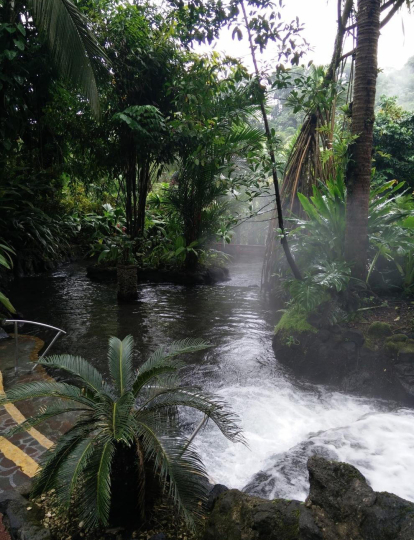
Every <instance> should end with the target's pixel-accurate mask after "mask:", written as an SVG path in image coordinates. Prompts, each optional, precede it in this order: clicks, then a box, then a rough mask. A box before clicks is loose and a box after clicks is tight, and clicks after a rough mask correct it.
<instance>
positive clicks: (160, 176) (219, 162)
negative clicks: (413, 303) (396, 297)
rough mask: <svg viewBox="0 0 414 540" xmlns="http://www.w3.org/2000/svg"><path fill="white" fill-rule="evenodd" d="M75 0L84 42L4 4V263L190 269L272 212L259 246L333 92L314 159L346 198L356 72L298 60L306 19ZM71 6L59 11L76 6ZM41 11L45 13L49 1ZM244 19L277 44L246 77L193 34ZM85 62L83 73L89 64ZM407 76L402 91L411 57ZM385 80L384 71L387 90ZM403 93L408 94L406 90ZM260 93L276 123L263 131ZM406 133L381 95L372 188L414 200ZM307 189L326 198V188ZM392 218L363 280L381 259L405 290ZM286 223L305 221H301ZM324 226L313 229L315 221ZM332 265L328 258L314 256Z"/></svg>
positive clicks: (407, 256)
mask: <svg viewBox="0 0 414 540" xmlns="http://www.w3.org/2000/svg"><path fill="white" fill-rule="evenodd" d="M76 4H77V8H78V9H79V13H78V12H76V15H75V14H74V13H70V11H69V12H68V13H69V21H70V24H72V25H73V24H78V25H84V35H83V36H82V40H83V41H82V40H81V42H80V43H75V42H74V41H73V37H71V35H70V32H71V28H70V24H69V26H67V25H66V26H65V25H63V24H62V26H61V27H56V28H55V29H54V31H55V34H53V32H52V34H51V35H49V34H48V30H47V29H46V30H45V27H47V25H49V26H50V25H52V22H51V19H50V18H48V17H50V15H47V14H45V13H47V11H46V12H45V13H41V10H40V9H39V13H38V12H35V11H33V12H32V11H30V10H31V5H30V3H29V4H27V6H26V4H25V3H24V2H17V3H16V4H15V5H14V7H13V9H11V10H10V9H9V4H8V3H7V2H5V3H4V5H3V6H2V8H1V18H2V25H1V37H0V39H1V43H2V56H1V78H2V83H1V84H2V87H1V119H0V125H1V134H2V144H1V156H0V160H1V161H0V162H1V168H2V174H1V186H0V187H1V198H0V204H1V217H0V243H1V259H0V260H1V262H2V265H3V267H5V268H6V269H11V267H12V266H13V268H14V271H15V272H17V273H18V274H24V273H30V272H36V271H41V270H42V269H44V268H48V267H50V266H51V265H53V264H54V263H56V262H57V261H61V260H65V258H67V257H68V256H70V254H71V253H73V252H74V250H75V252H76V253H78V254H79V253H82V254H88V255H97V256H98V257H99V261H100V262H101V263H102V264H108V265H111V264H116V263H117V262H121V261H123V262H136V263H138V264H139V265H140V266H143V267H151V268H157V267H161V266H163V267H165V266H167V267H168V266H186V267H188V268H194V267H196V266H197V264H200V263H201V264H210V263H211V262H212V261H214V260H215V259H217V257H218V256H217V254H214V253H213V252H212V251H211V250H209V249H208V245H209V243H210V242H211V241H212V240H213V239H214V240H218V241H225V242H226V241H230V239H231V237H232V236H233V235H234V234H235V233H236V235H237V236H238V237H240V234H237V233H239V231H240V229H239V231H238V230H237V226H238V224H240V223H241V222H245V221H246V219H247V218H253V221H256V222H259V223H260V222H261V223H262V226H261V230H262V232H261V233H260V236H261V238H260V240H259V241H260V242H261V243H262V242H263V241H264V238H263V233H264V230H265V228H267V223H268V221H267V220H269V218H270V214H269V213H266V212H268V211H269V210H270V209H271V208H272V197H271V195H272V193H273V192H274V185H275V183H274V179H273V182H272V178H271V171H272V170H276V171H277V172H278V173H279V174H281V175H283V174H284V172H285V173H287V174H286V176H289V167H290V166H291V165H292V156H293V157H294V155H295V148H296V147H297V144H298V142H297V141H298V138H299V137H300V127H301V125H302V122H303V121H305V122H306V118H310V117H311V116H312V114H313V110H314V109H315V108H317V109H321V108H323V109H324V111H325V113H326V114H327V111H328V109H329V108H332V106H333V104H334V103H337V105H336V109H335V111H336V112H335V114H334V124H335V125H334V128H333V132H332V135H329V136H327V131H326V130H327V129H328V125H327V123H326V122H325V123H323V122H322V124H323V125H322V124H321V125H320V126H319V127H317V131H318V132H319V134H320V135H321V136H323V137H320V138H321V140H322V138H324V139H325V142H323V141H322V146H324V145H325V146H324V148H323V150H322V152H321V154H320V156H318V159H319V160H320V161H321V163H322V167H325V169H328V168H329V169H330V171H329V173H328V172H326V174H325V173H323V174H322V172H321V171H319V173H320V174H319V176H320V178H319V179H320V180H322V181H323V182H324V183H325V184H326V183H327V182H326V180H329V181H330V182H331V184H330V185H332V182H333V183H335V182H336V183H337V186H336V187H335V189H339V191H340V192H341V197H342V199H341V204H342V203H344V197H345V192H344V190H343V189H342V187H341V186H342V184H341V182H342V181H343V178H344V175H345V170H346V167H347V163H348V161H349V160H348V158H347V147H348V145H349V144H350V143H352V141H353V135H352V134H351V121H350V119H351V117H350V112H349V105H348V104H347V95H349V93H350V91H351V86H352V83H353V80H352V76H353V75H352V70H353V68H351V67H349V66H348V67H347V68H346V69H345V70H343V71H342V76H341V77H340V78H339V79H338V80H337V81H334V82H331V83H330V84H329V85H328V86H327V85H326V84H325V79H326V76H327V74H328V71H329V70H328V69H324V68H322V67H313V66H307V67H306V66H299V63H300V58H301V56H302V54H303V53H304V52H305V51H306V48H307V46H306V44H305V43H303V40H302V39H301V34H300V29H301V27H300V23H299V22H298V21H293V22H291V23H283V24H281V23H278V24H277V25H275V24H274V20H272V19H269V21H270V24H269V22H267V21H266V23H265V19H264V18H263V14H262V13H261V12H260V9H262V8H263V7H265V6H264V4H263V5H261V4H260V3H259V4H257V3H255V4H252V5H251V6H248V7H249V9H251V10H252V12H251V13H250V14H249V15H246V17H250V18H251V22H250V23H249V21H248V20H247V18H246V19H243V17H242V20H241V21H239V20H238V17H239V16H241V15H242V10H241V9H239V8H240V6H239V8H237V6H236V4H235V6H236V7H234V8H232V9H230V10H229V12H228V13H225V12H224V11H223V12H220V10H218V11H216V12H214V10H212V12H209V11H208V9H207V8H203V9H199V10H197V9H195V7H192V8H191V9H190V10H187V9H183V8H182V6H181V4H179V6H181V7H180V8H179V9H178V10H174V9H173V8H174V7H176V6H174V3H172V4H171V6H170V7H169V8H168V9H167V8H165V7H163V8H160V7H157V6H155V5H151V4H133V5H130V4H125V3H122V2H118V1H105V2H103V1H102V2H96V1H94V2H83V1H79V2H77V3H76ZM177 5H178V4H177ZM62 6H63V7H62V10H63V11H64V10H65V9H68V6H69V4H68V3H67V2H66V3H65V2H63V3H62ZM42 9H43V10H47V9H48V3H47V2H46V3H45V5H44V6H43V8H42ZM55 9H56V8H55ZM239 12H240V13H239ZM65 14H66V13H63V15H65ZM245 14H246V13H245ZM32 15H33V18H32ZM54 16H57V17H61V16H62V13H59V12H58V11H56V13H55V14H54ZM76 17H78V19H76ZM86 20H88V21H89V22H88V23H86V22H85V21H86ZM246 22H247V25H248V26H249V25H250V29H251V32H250V34H252V33H253V34H255V35H253V40H255V47H254V48H257V49H264V48H265V47H266V46H267V45H268V42H270V43H272V44H274V42H276V43H277V42H278V40H280V42H281V45H280V46H279V48H277V51H276V56H277V58H278V62H279V64H278V68H277V70H274V71H273V72H270V73H269V72H266V73H262V72H260V73H259V72H257V73H253V74H252V73H249V71H248V69H247V68H246V67H245V66H244V65H242V64H241V63H240V62H239V61H236V60H235V59H232V58H228V57H221V56H219V55H218V54H217V53H212V54H210V55H201V54H197V53H195V52H194V50H193V48H192V46H193V45H194V44H195V43H197V42H201V41H211V40H212V39H213V37H216V36H217V35H218V33H219V30H220V28H221V27H222V26H223V24H231V25H232V27H233V30H234V31H233V36H234V38H235V39H242V38H243V36H242V31H243V24H244V23H246ZM39 28H40V31H39ZM60 30H61V31H60ZM72 30H73V28H72ZM244 33H245V34H246V32H245V31H244ZM62 35H64V36H65V37H62ZM246 37H247V35H245V36H244V38H246ZM250 37H251V36H250ZM288 38H289V39H290V41H291V45H289V46H288V45H286V43H287V39H288ZM82 47H84V48H85V50H86V53H85V52H84V50H83V49H82ZM63 51H65V53H64V52H63ZM85 54H87V55H89V58H91V62H90V63H89V60H88V56H85ZM80 60H82V62H80ZM76 62H77V63H76ZM83 63H85V66H89V71H88V70H87V69H83V74H81V71H82V66H83ZM292 64H293V67H291V68H289V65H292ZM402 72H403V73H404V74H405V76H404V77H403V78H404V81H405V83H404V84H405V85H406V87H407V89H408V88H409V86H410V82H409V81H410V80H412V79H413V74H412V69H411V63H410V62H408V64H407V66H406V69H405V71H402ZM393 80H394V78H393ZM266 81H267V82H266ZM390 86H391V88H392V84H391V83H390V81H389V80H388V78H387V76H386V75H385V74H382V75H381V79H380V88H379V90H380V91H382V90H384V91H388V89H389V88H390ZM78 89H80V90H81V92H79V91H78ZM82 89H83V92H82ZM403 95H404V96H405V101H404V104H405V105H408V106H410V105H411V103H410V102H409V101H407V99H408V96H409V95H410V94H409V92H408V91H407V92H404V93H403ZM84 96H86V98H87V99H85V97H84ZM348 102H349V99H348ZM263 104H266V108H267V111H268V112H267V114H268V128H269V131H268V132H265V130H264V129H263V118H262V115H261V106H262V105H263ZM331 124H332V122H331ZM324 130H325V133H324ZM412 130H413V118H412V113H411V112H410V111H409V110H405V109H403V108H402V107H401V106H400V105H399V103H398V102H397V100H396V98H392V97H387V98H385V97H382V98H381V97H379V98H378V96H377V118H376V122H375V127H374V146H375V153H374V161H373V186H374V188H375V190H377V188H378V187H380V186H385V185H387V184H385V182H386V181H394V180H397V181H398V189H397V190H396V189H395V186H394V185H393V187H392V189H391V187H390V189H388V190H385V193H384V197H385V202H386V204H395V205H398V204H400V202H399V201H404V204H407V205H409V200H410V199H409V195H408V191H407V193H406V195H404V196H402V193H403V192H404V191H406V190H408V189H409V187H411V186H412V185H413V184H412V183H413V180H412V178H413V176H412V160H413V152H414V150H413V142H412V141H413V137H412ZM266 137H267V143H266ZM329 137H330V138H331V143H329V142H328V146H326V144H325V143H326V142H327V139H328V138H329ZM299 142H300V141H299ZM319 144H321V141H320V143H319ZM329 144H330V146H329ZM310 146H312V145H310ZM266 147H267V148H271V151H270V154H269V153H268V151H267V148H266ZM321 148H322V147H321ZM308 150H309V148H308ZM272 153H273V154H274V156H275V158H274V159H273V162H272V157H271V156H272ZM306 159H307V158H306ZM306 159H305V161H306ZM293 162H294V159H293ZM326 165H328V167H326ZM298 172H300V175H302V176H304V177H305V176H306V173H305V174H304V172H303V171H298ZM314 172H315V173H317V171H314ZM326 175H328V176H326ZM314 176H315V174H314ZM316 176H318V175H317V174H316ZM322 176H325V177H324V178H322ZM328 177H329V178H328ZM298 180H299V182H298V181H297V182H296V184H297V185H296V188H295V189H296V191H298V190H299V191H302V192H303V195H305V196H310V195H311V192H309V189H308V188H306V187H305V186H304V187H303V188H302V189H301V188H300V184H301V183H303V182H304V180H302V179H298ZM276 183H277V182H276ZM310 183H312V182H310ZM272 184H273V186H272ZM285 184H286V185H287V184H288V182H286V179H285ZM308 184H309V182H308ZM389 186H391V185H389ZM298 187H299V189H298ZM283 189H284V188H283V187H282V191H283ZM312 189H316V190H317V193H318V196H319V194H320V196H322V197H323V200H326V199H325V198H324V197H325V196H324V195H323V190H324V189H325V188H324V187H323V186H322V187H319V186H316V187H315V186H314V187H313V188H311V190H312ZM377 193H378V191H374V192H373V194H372V197H373V198H374V199H375V197H378V194H377ZM297 204H298V203H295V205H296V206H295V208H293V206H292V205H290V209H292V210H293V216H292V218H293V219H294V220H295V219H296V220H297V219H299V217H307V218H309V219H312V217H314V216H313V214H312V213H310V214H308V213H307V210H309V208H311V206H309V205H308V206H306V205H305V204H304V201H303V200H301V205H299V207H298V206H297ZM335 204H336V203H335ZM400 206H401V205H400ZM400 206H399V208H400ZM288 207H289V205H288ZM318 211H320V209H318ZM404 212H405V213H404ZM404 212H403V211H401V219H403V217H404V216H406V215H407V217H408V215H409V214H410V210H409V209H407V210H406V211H404ZM299 214H302V216H299ZM306 214H307V215H306ZM260 215H263V217H262V218H261V219H260V217H257V216H260ZM305 215H306V216H305ZM287 217H288V219H290V217H289V216H287ZM389 221H390V220H389V219H388V223H387V227H392V229H391V230H388V229H384V230H383V231H382V233H381V234H383V235H386V234H389V235H391V237H392V239H391V240H390V239H389V238H388V237H387V238H385V237H384V236H381V237H375V239H373V240H372V242H371V244H370V245H371V246H372V247H371V248H370V250H371V252H372V260H370V266H369V268H370V271H369V276H371V275H372V274H373V273H374V274H373V275H374V276H375V271H376V270H377V269H378V268H381V269H382V270H383V272H389V273H391V274H392V273H393V272H394V270H395V268H397V269H398V271H399V272H400V274H401V280H402V281H401V280H400V281H399V282H398V286H401V284H402V283H403V286H404V289H405V290H410V288H411V286H412V282H411V279H412V278H410V276H411V275H412V272H413V270H412V268H411V267H410V262H409V261H412V258H413V256H412V252H411V250H410V248H409V246H408V245H407V246H406V247H405V248H403V247H402V246H401V245H400V247H399V249H398V253H397V252H396V251H393V249H392V247H391V245H390V242H394V243H396V231H397V229H396V227H399V229H398V231H399V232H400V233H401V234H402V232H404V231H405V230H406V231H407V235H408V236H409V234H408V232H409V231H408V229H407V227H408V225H409V224H410V223H411V221H410V220H408V221H407V220H405V221H401V222H399V223H397V222H394V223H390V222H389ZM402 223H404V226H403V227H402V226H401V225H402ZM297 224H298V222H296V225H297ZM278 225H279V229H280V228H281V226H280V223H279V224H278ZM283 226H284V225H283V224H282V228H283ZM384 227H385V224H384ZM288 228H289V229H292V228H294V229H295V230H296V231H297V230H298V229H297V228H296V226H295V221H289V222H288ZM302 228H303V225H302ZM254 230H258V229H257V227H256V229H254ZM272 230H274V227H271V231H272ZM387 231H388V232H387ZM294 234H295V245H297V241H296V237H297V233H296V232H295V233H294ZM316 234H317V235H318V238H319V235H320V234H321V232H320V231H319V230H317V231H316ZM341 234H342V235H343V234H344V231H343V230H342V232H341ZM245 236H246V235H245ZM247 236H249V235H248V234H247ZM251 236H252V235H250V237H251ZM256 236H257V234H256ZM282 236H283V235H282ZM253 237H254V234H253ZM283 238H284V236H283ZM292 238H293V236H292ZM306 238H307V239H308V238H309V230H308V231H307V234H306ZM256 241H257V240H256ZM336 241H337V242H341V238H338V239H337V240H336ZM407 242H408V240H407ZM379 245H381V248H380V247H379ZM404 245H405V244H404ZM402 250H404V253H402ZM305 251H306V250H302V253H298V257H299V258H301V257H302V258H303V257H304V256H305ZM333 253H335V255H333ZM378 253H379V255H378ZM331 256H333V257H336V259H335V260H336V262H337V263H338V264H340V265H344V264H345V266H346V268H347V271H346V272H345V273H342V274H341V279H342V280H343V281H347V279H346V276H347V275H348V274H349V268H350V266H349V265H348V266H347V263H345V262H344V261H343V260H342V259H340V260H338V257H339V258H341V257H343V253H342V251H340V250H339V251H338V250H336V251H332V253H331ZM378 259H379V261H378ZM374 260H375V264H372V263H373V261H374ZM391 260H393V261H394V263H395V264H394V267H393V268H392V263H390V261H391ZM327 262H328V261H327V260H326V259H322V258H319V265H321V264H322V265H323V264H325V263H327ZM304 264H305V263H304ZM306 267H309V262H307V263H306ZM341 268H345V267H344V266H341ZM275 271H276V269H275V268H273V270H272V274H273V273H274V272H275ZM321 279H322V278H321ZM397 281H398V280H397ZM305 282H306V280H305ZM4 301H5V300H4ZM10 307H11V306H9V308H10Z"/></svg>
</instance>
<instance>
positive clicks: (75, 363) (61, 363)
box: [37, 354, 105, 392]
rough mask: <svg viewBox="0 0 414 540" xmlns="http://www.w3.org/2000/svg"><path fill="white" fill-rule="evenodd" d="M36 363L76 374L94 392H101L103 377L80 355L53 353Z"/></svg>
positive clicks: (103, 386) (103, 385) (103, 384)
mask: <svg viewBox="0 0 414 540" xmlns="http://www.w3.org/2000/svg"><path fill="white" fill-rule="evenodd" d="M37 363H38V364H40V365H41V366H46V367H52V368H56V369H63V370H64V371H67V372H68V373H71V374H72V375H76V376H77V377H79V378H80V379H81V380H82V382H84V383H85V384H86V385H88V386H89V388H90V389H91V390H93V391H95V392H102V390H104V388H105V383H104V380H103V377H102V375H101V374H100V373H99V371H98V370H97V369H95V368H94V367H93V366H92V365H91V364H90V363H89V362H87V361H86V360H84V359H83V358H81V357H80V356H71V355H69V354H63V355H54V356H48V357H47V358H42V359H40V360H39V361H38V362H37Z"/></svg>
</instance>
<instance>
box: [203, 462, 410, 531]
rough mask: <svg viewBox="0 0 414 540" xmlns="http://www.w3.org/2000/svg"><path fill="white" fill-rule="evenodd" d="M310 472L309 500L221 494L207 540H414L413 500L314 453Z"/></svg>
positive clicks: (229, 492) (233, 492)
mask: <svg viewBox="0 0 414 540" xmlns="http://www.w3.org/2000/svg"><path fill="white" fill-rule="evenodd" d="M308 470H309V481H310V492H309V496H308V498H307V500H306V503H301V502H299V501H289V500H284V499H274V500H272V501H269V500H265V499H261V498H259V497H253V496H251V495H247V494H246V493H242V492H240V491H237V490H230V491H227V492H225V493H223V494H222V495H220V497H219V498H218V499H217V500H216V502H215V505H214V509H213V511H212V513H211V515H210V518H209V520H208V522H207V526H206V531H205V536H204V540H224V539H226V540H413V538H414V504H413V503H411V502H408V501H405V500H403V499H401V498H400V497H397V496H396V495H392V494H389V493H376V492H374V491H373V490H372V488H371V487H370V486H369V485H368V483H367V481H366V480H365V478H364V476H363V475H362V474H361V473H360V472H359V471H358V470H357V469H355V467H352V465H348V464H346V463H339V462H336V461H330V460H327V459H324V458H322V457H319V456H313V457H311V458H310V459H309V460H308Z"/></svg>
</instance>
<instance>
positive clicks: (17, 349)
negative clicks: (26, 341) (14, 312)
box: [5, 319, 66, 373]
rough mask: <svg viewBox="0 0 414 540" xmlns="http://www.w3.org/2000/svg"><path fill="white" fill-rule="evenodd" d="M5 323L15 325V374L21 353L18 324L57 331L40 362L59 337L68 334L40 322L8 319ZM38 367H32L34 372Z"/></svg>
mask: <svg viewBox="0 0 414 540" xmlns="http://www.w3.org/2000/svg"><path fill="white" fill-rule="evenodd" d="M5 322H6V323H14V339H15V343H16V350H15V355H14V372H15V373H17V368H18V367H19V358H18V352H19V327H18V324H19V323H25V324H34V325H35V326H42V327H44V328H50V329H52V330H56V331H57V334H56V335H55V337H54V338H53V339H52V341H51V342H50V343H49V346H48V347H47V348H46V350H45V352H44V353H43V354H42V355H41V356H40V358H39V360H41V359H42V358H43V357H44V356H45V355H46V353H47V352H48V351H49V349H50V348H51V347H52V345H53V344H54V342H55V341H56V340H57V339H58V337H59V336H60V335H61V334H66V332H65V331H64V330H62V329H61V328H56V326H51V325H50V324H44V323H39V322H36V321H25V320H22V319H6V321H5ZM36 367H37V364H35V365H34V366H33V367H32V371H33V370H34V369H35V368H36Z"/></svg>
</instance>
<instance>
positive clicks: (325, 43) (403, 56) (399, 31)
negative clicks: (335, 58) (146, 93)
mask: <svg viewBox="0 0 414 540" xmlns="http://www.w3.org/2000/svg"><path fill="white" fill-rule="evenodd" d="M285 4H286V7H285V8H284V9H283V11H282V15H283V19H284V20H285V21H288V20H290V19H292V18H295V17H296V16H299V20H300V21H301V22H302V23H304V24H305V30H304V36H305V38H306V39H307V41H309V43H310V44H311V46H312V48H313V52H311V53H309V55H308V57H307V60H310V59H312V60H313V61H314V63H315V64H327V63H329V61H330V58H331V55H332V50H333V44H334V40H335V34H336V0H285ZM270 47H271V45H269V48H270ZM203 49H204V50H206V49H205V48H203ZM215 49H216V50H217V51H222V52H226V53H227V54H229V55H231V56H235V57H244V58H245V61H246V63H247V64H249V61H248V60H249V59H248V56H249V54H248V53H249V51H248V49H247V44H246V40H245V39H243V41H242V42H239V41H237V40H236V41H232V39H231V35H230V33H225V34H223V36H222V37H221V39H220V41H219V43H217V44H216V46H215ZM269 54H270V51H268V52H267V53H266V56H267V57H268V55H269ZM411 56H414V12H412V13H411V15H410V14H409V13H408V11H407V8H406V7H404V8H403V9H402V10H401V12H399V13H398V14H397V15H395V16H394V18H393V19H392V20H391V22H389V23H388V25H387V26H385V27H384V28H383V30H382V32H381V37H380V42H379V67H380V68H383V69H384V68H392V67H394V68H396V69H399V68H401V67H402V66H403V65H404V64H405V62H406V61H407V60H408V58H410V57H411Z"/></svg>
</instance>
